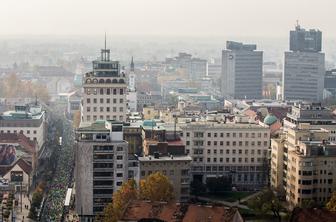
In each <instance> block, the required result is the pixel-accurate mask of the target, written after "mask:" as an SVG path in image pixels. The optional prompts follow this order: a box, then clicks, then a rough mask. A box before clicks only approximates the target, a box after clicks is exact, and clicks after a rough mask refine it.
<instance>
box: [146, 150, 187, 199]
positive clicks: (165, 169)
mask: <svg viewBox="0 0 336 222" xmlns="http://www.w3.org/2000/svg"><path fill="white" fill-rule="evenodd" d="M190 164H191V157H190V156H186V155H181V156H173V155H171V156H164V155H160V154H159V153H154V155H149V156H144V157H139V168H140V170H139V172H140V179H145V178H146V177H147V176H149V175H150V174H152V173H155V172H161V173H163V174H164V175H166V176H167V177H168V179H169V180H170V182H171V183H172V184H173V187H174V195H175V199H176V200H177V201H178V202H187V201H188V200H189V195H190V182H191V177H190Z"/></svg>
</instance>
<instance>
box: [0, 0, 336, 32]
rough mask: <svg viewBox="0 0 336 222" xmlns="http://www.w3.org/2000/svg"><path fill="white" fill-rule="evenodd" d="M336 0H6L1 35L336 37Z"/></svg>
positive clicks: (0, 21)
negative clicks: (305, 31) (314, 32)
mask: <svg viewBox="0 0 336 222" xmlns="http://www.w3.org/2000/svg"><path fill="white" fill-rule="evenodd" d="M335 9H336V1H335V0H318V1H317V0H2V1H1V4H0V35H25V34H29V35H54V34H57V35H101V33H104V32H105V31H106V32H107V33H108V34H109V35H163V36H165V35H173V36H176V35H178V36H180V35H181V36H265V37H267V36H271V37H276V36H287V35H288V31H289V30H290V29H292V28H293V27H294V24H295V23H296V20H297V19H298V20H299V21H300V24H301V25H302V26H303V27H306V28H318V29H320V30H322V31H323V36H324V37H329V38H331V37H336V15H335V13H334V11H335Z"/></svg>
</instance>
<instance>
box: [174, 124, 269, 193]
mask: <svg viewBox="0 0 336 222" xmlns="http://www.w3.org/2000/svg"><path fill="white" fill-rule="evenodd" d="M180 128H181V129H182V131H183V141H184V143H185V145H186V153H187V154H189V155H190V156H191V158H192V159H193V162H192V168H191V173H192V176H193V180H195V179H197V180H200V181H203V182H205V181H206V179H207V178H208V177H220V176H225V177H231V179H232V186H235V187H237V188H238V189H246V190H254V189H260V188H262V187H263V186H265V185H266V184H267V180H268V172H267V167H266V165H267V158H268V148H269V140H270V130H269V128H266V127H262V126H260V125H257V124H253V123H248V122H247V121H244V120H243V119H242V120H239V118H237V122H236V123H214V122H192V123H187V124H186V125H184V126H180Z"/></svg>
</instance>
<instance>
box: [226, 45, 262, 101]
mask: <svg viewBox="0 0 336 222" xmlns="http://www.w3.org/2000/svg"><path fill="white" fill-rule="evenodd" d="M256 48H257V46H256V45H250V44H243V43H239V42H232V41H227V42H226V50H223V51H222V83H221V84H222V87H221V92H222V95H223V96H224V97H225V98H234V99H261V98H262V73H263V52H262V51H256Z"/></svg>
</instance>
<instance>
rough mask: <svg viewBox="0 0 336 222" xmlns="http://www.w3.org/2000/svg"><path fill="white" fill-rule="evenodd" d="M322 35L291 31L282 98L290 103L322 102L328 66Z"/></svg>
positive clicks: (299, 30) (299, 29)
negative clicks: (292, 101)
mask: <svg viewBox="0 0 336 222" xmlns="http://www.w3.org/2000/svg"><path fill="white" fill-rule="evenodd" d="M321 46H322V33H321V32H320V31H318V30H309V31H306V30H305V29H303V28H301V27H300V26H299V25H297V26H296V27H295V30H294V31H290V50H291V51H289V52H285V59H284V61H285V62H284V72H283V76H282V84H283V87H282V91H283V92H282V95H283V99H287V100H308V101H321V100H322V99H323V89H324V74H325V63H324V53H321Z"/></svg>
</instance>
